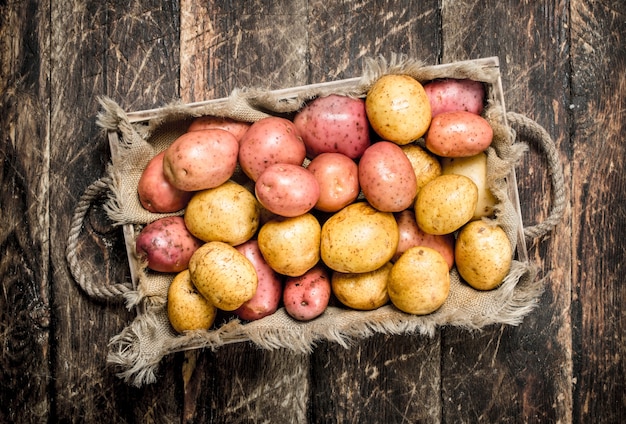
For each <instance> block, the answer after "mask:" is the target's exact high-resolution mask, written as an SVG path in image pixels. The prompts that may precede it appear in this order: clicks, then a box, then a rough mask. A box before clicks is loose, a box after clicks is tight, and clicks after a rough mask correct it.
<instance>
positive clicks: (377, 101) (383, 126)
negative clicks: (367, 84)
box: [365, 75, 431, 145]
mask: <svg viewBox="0 0 626 424" xmlns="http://www.w3.org/2000/svg"><path fill="white" fill-rule="evenodd" d="M365 111H366V113H367V117H368V119H369V122H370V125H371V127H372V128H373V129H374V131H376V133H377V134H378V135H379V136H381V137H382V138H383V140H387V141H392V142H394V143H396V144H399V145H403V144H408V143H410V142H411V141H414V140H417V139H418V138H420V137H421V136H423V135H424V134H425V133H426V130H427V129H428V126H429V125H430V119H431V110H430V102H429V101H428V97H427V96H426V92H425V91H424V87H423V86H422V84H420V83H419V82H418V81H417V80H415V79H414V78H412V77H410V76H408V75H383V76H382V77H380V78H379V79H378V80H377V81H376V82H375V83H374V84H373V85H372V87H371V88H370V90H369V92H368V93H367V96H366V98H365Z"/></svg>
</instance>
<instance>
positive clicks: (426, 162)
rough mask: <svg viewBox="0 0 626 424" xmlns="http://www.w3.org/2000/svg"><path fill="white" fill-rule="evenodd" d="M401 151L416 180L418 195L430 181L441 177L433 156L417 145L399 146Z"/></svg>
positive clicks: (435, 158)
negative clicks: (407, 160)
mask: <svg viewBox="0 0 626 424" xmlns="http://www.w3.org/2000/svg"><path fill="white" fill-rule="evenodd" d="M401 149H402V151H403V152H404V154H405V155H406V157H407V158H409V162H411V166H412V167H413V171H415V178H416V180H417V191H416V193H418V192H419V191H420V190H421V189H422V187H424V186H425V185H426V184H427V183H429V182H430V181H431V180H433V179H435V177H438V176H440V175H441V164H440V163H439V160H438V159H437V157H436V156H435V155H433V154H432V153H430V152H429V151H428V150H425V149H423V148H422V147H421V146H418V145H417V144H405V145H404V146H401Z"/></svg>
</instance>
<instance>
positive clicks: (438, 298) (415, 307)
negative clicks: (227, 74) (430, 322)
mask: <svg viewBox="0 0 626 424" xmlns="http://www.w3.org/2000/svg"><path fill="white" fill-rule="evenodd" d="M387 291H388V292H389V298H390V299H391V302H392V303H393V304H394V305H395V307H396V308H398V309H400V310H401V311H403V312H406V313H409V314H414V315H426V314H430V313H432V312H434V311H436V310H437V309H439V308H440V307H441V305H443V303H444V302H445V301H446V299H447V298H448V295H449V294H450V273H449V271H448V264H447V263H446V261H445V260H444V258H443V256H441V254H439V252H437V251H436V250H434V249H431V248H429V247H422V246H416V247H412V248H410V249H409V250H407V251H406V252H404V253H403V254H402V256H400V259H398V261H396V263H395V264H394V265H393V267H392V268H391V272H390V274H389V280H388V281H387Z"/></svg>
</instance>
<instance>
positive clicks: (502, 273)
mask: <svg viewBox="0 0 626 424" xmlns="http://www.w3.org/2000/svg"><path fill="white" fill-rule="evenodd" d="M455 259H456V267H457V270H458V271H459V274H460V275H461V277H462V278H463V279H464V280H465V281H466V282H467V283H468V284H469V285H470V286H472V287H474V288H475V289H477V290H491V289H494V288H496V287H497V286H499V285H500V283H501V282H502V280H503V279H504V277H506V275H507V274H508V273H509V270H510V269H511V262H512V261H513V248H512V247H511V243H510V242H509V239H508V237H507V236H506V233H505V232H504V230H503V229H502V228H501V227H499V226H497V225H494V224H490V223H487V222H484V221H482V220H480V221H472V222H470V223H469V224H467V225H465V226H464V227H463V228H462V229H461V231H459V235H458V237H457V241H456V245H455Z"/></svg>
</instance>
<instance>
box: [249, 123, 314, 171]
mask: <svg viewBox="0 0 626 424" xmlns="http://www.w3.org/2000/svg"><path fill="white" fill-rule="evenodd" d="M305 157H306V148H305V146H304V143H303V142H302V138H301V137H300V134H299V132H298V129H297V128H296V126H295V125H294V123H293V122H291V121H290V120H288V119H285V118H281V117H278V116H270V117H267V118H263V119H260V120H258V121H256V122H255V123H253V124H252V125H251V126H250V128H249V129H248V131H246V133H245V134H244V136H243V137H242V139H241V141H240V148H239V164H240V165H241V169H242V170H243V172H244V173H245V174H246V175H247V176H248V177H249V178H250V179H251V180H253V181H256V180H257V179H258V178H259V176H260V175H261V174H262V173H263V171H265V168H267V167H269V166H270V165H273V164H277V163H286V164H292V165H302V162H304V158H305Z"/></svg>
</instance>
